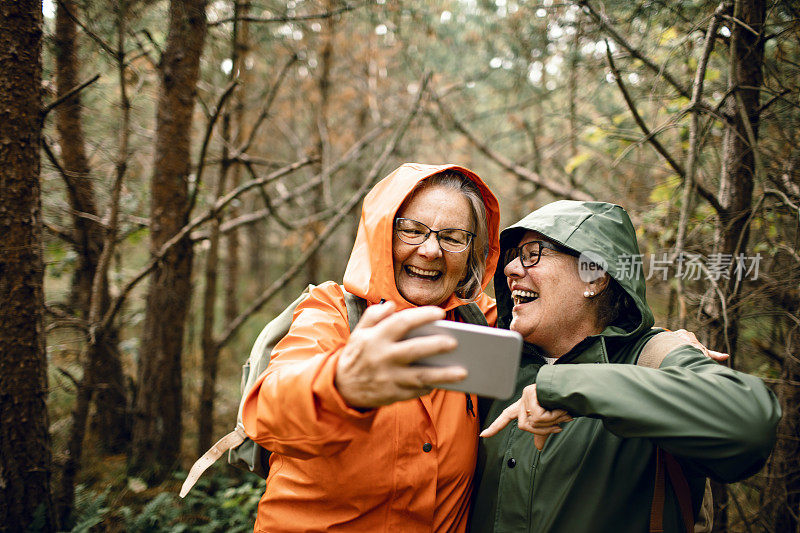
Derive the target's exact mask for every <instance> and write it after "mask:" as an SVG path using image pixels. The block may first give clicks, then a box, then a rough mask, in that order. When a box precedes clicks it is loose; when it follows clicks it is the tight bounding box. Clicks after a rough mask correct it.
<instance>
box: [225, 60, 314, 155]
mask: <svg viewBox="0 0 800 533" xmlns="http://www.w3.org/2000/svg"><path fill="white" fill-rule="evenodd" d="M297 60H298V55H297V54H292V57H290V58H289V60H288V61H287V62H286V63H285V64H284V65H283V68H281V71H280V72H279V73H278V78H277V79H276V80H275V83H273V84H272V87H271V88H270V90H269V95H268V96H267V98H266V99H265V100H264V105H263V106H262V107H261V112H259V114H258V118H257V119H256V121H255V122H254V123H253V129H252V130H250V136H249V137H248V138H247V141H245V143H244V144H243V145H242V146H241V147H240V148H238V149H237V150H236V153H235V154H234V155H233V158H234V159H235V158H236V157H238V156H239V155H240V154H243V153H245V152H247V150H249V149H250V145H251V144H253V140H254V139H255V138H256V134H257V133H258V128H260V127H261V123H262V122H263V121H264V119H265V118H267V115H268V114H269V110H270V108H271V107H272V102H274V101H275V97H276V96H277V94H278V89H279V88H280V86H281V85H282V84H283V80H284V79H285V78H286V73H287V72H289V67H291V66H292V65H293V64H294V63H296V62H297Z"/></svg>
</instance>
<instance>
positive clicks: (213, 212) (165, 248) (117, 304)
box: [98, 158, 314, 329]
mask: <svg viewBox="0 0 800 533" xmlns="http://www.w3.org/2000/svg"><path fill="white" fill-rule="evenodd" d="M313 162H314V159H313V158H306V159H303V160H301V161H297V162H295V163H292V164H291V165H287V166H285V167H283V168H281V169H278V170H276V171H275V172H273V173H271V174H270V175H268V176H265V177H264V178H260V179H258V180H256V181H251V182H248V183H244V184H242V185H241V186H239V187H237V188H236V189H234V190H233V191H231V192H230V193H228V194H226V195H225V196H224V197H222V198H220V199H219V200H217V202H216V203H215V204H214V205H213V206H212V207H211V208H210V209H208V211H206V212H205V213H203V214H202V215H200V216H198V217H195V218H194V219H193V220H192V221H191V222H189V223H188V224H186V225H185V226H184V227H182V228H181V229H180V230H179V231H178V232H177V233H176V234H175V235H173V236H172V238H171V239H170V240H168V241H167V242H165V243H164V244H163V245H162V246H161V248H159V249H158V250H157V251H155V252H154V253H153V254H152V256H151V258H150V261H148V263H147V264H146V265H145V266H144V267H143V268H142V269H141V270H139V272H138V273H137V274H135V275H134V276H133V278H132V279H131V280H129V281H128V283H127V284H126V285H125V286H124V287H123V288H122V289H121V291H120V293H119V295H117V297H116V298H115V299H114V301H113V302H112V303H111V305H110V306H109V308H108V311H106V313H105V315H103V319H102V322H101V323H100V325H99V326H98V329H105V327H107V325H108V324H109V323H110V322H111V321H112V320H113V319H114V317H115V316H116V314H117V313H118V312H119V310H120V308H121V307H122V304H123V302H124V301H125V298H126V297H127V296H128V294H129V293H130V292H131V291H132V290H133V288H134V287H135V286H136V285H137V284H138V283H139V282H140V281H141V280H142V279H144V278H145V277H146V276H147V275H148V274H149V273H150V272H151V271H152V270H153V269H154V268H155V267H156V265H157V264H158V262H159V261H161V259H162V258H163V257H164V255H165V254H166V253H167V252H169V251H170V250H171V249H172V248H173V247H174V246H175V245H177V244H178V243H179V242H180V241H181V240H182V239H183V238H185V237H186V235H188V234H189V233H190V232H191V231H192V230H193V229H195V228H196V227H198V226H200V225H201V224H203V223H204V222H207V221H208V220H211V219H212V218H214V217H215V216H217V213H218V212H219V211H221V210H222V209H224V208H225V207H226V206H227V205H228V204H229V203H231V202H232V201H233V200H235V199H236V198H238V197H239V196H240V195H241V194H242V193H244V192H246V191H248V190H250V189H252V188H253V187H258V186H259V185H262V184H265V183H269V182H271V181H274V180H276V179H279V178H282V177H283V176H285V175H287V174H290V173H291V172H294V171H296V170H297V169H299V168H302V167H304V166H306V165H309V164H311V163H313Z"/></svg>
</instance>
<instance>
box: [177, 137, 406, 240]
mask: <svg viewBox="0 0 800 533" xmlns="http://www.w3.org/2000/svg"><path fill="white" fill-rule="evenodd" d="M392 124H393V122H388V121H386V122H384V123H383V124H381V125H379V126H377V127H375V128H373V129H372V130H371V131H369V132H367V133H366V134H365V135H364V136H363V137H362V138H361V139H359V140H358V141H356V142H355V143H353V145H352V146H351V147H350V148H349V149H348V150H347V152H345V154H344V155H343V156H342V157H341V158H340V159H339V160H338V161H337V162H336V163H334V164H333V165H331V166H330V167H328V168H326V169H325V170H323V172H322V173H321V174H320V175H319V176H316V177H315V178H313V179H311V180H309V181H307V182H306V183H304V184H303V185H301V186H300V187H297V188H296V189H294V190H293V191H292V193H291V194H289V195H287V196H283V197H281V198H278V199H277V200H275V201H273V202H272V206H273V208H277V207H279V206H281V205H283V204H284V203H286V202H288V201H290V200H292V199H293V198H297V197H298V196H302V195H304V194H305V193H307V192H308V191H310V190H312V189H313V188H315V187H318V186H319V185H320V184H321V183H322V182H323V180H324V179H326V176H333V175H334V174H336V173H337V172H338V171H339V170H341V169H342V168H344V167H345V166H346V165H347V164H348V163H350V162H351V161H352V160H354V159H355V158H356V157H357V156H358V155H359V154H360V153H361V152H362V151H363V150H364V149H365V148H366V147H367V146H368V145H369V144H371V143H372V142H373V141H374V140H375V139H377V138H378V137H379V136H380V135H381V134H382V133H383V132H384V131H385V130H386V129H388V128H389V127H390V126H392ZM237 160H239V161H241V162H242V163H243V164H247V163H253V161H252V159H251V158H249V157H248V156H246V155H242V156H239V158H237ZM269 216H270V211H269V210H267V209H262V210H260V211H256V212H253V213H247V214H245V215H242V216H240V217H238V218H236V219H233V220H228V221H226V222H223V223H222V225H221V226H220V233H222V234H226V233H228V232H230V231H234V230H236V229H238V228H240V227H241V226H246V225H248V224H253V223H255V222H258V221H260V220H264V219H265V218H268V217H269ZM191 238H192V240H193V241H201V240H205V239H208V234H207V233H206V232H202V233H200V232H198V233H197V234H192V236H191Z"/></svg>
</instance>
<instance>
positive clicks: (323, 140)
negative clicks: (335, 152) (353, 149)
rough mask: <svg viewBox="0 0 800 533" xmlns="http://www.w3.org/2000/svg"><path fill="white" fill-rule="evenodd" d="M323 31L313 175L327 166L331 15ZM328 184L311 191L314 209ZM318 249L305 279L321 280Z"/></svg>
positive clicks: (315, 225) (314, 227) (312, 232)
mask: <svg viewBox="0 0 800 533" xmlns="http://www.w3.org/2000/svg"><path fill="white" fill-rule="evenodd" d="M325 6H326V8H327V9H328V10H333V8H334V6H333V1H332V0H328V2H327V3H326V4H325ZM323 28H324V30H323V35H322V39H323V41H322V50H321V51H320V58H319V64H320V75H319V82H318V85H317V88H318V91H319V106H318V107H317V112H316V117H315V118H316V124H315V126H316V127H315V128H314V132H315V133H314V149H315V151H316V155H317V156H318V157H319V162H318V163H316V164H314V165H312V167H311V168H312V170H313V172H314V173H315V174H316V175H320V174H321V173H322V169H323V168H325V167H326V166H327V163H328V154H327V149H328V146H329V144H330V139H329V138H328V107H329V104H330V87H331V65H332V63H333V40H334V37H335V29H336V22H335V19H334V17H328V18H327V19H325V21H324V22H323ZM329 190H330V186H329V184H328V182H327V180H326V181H325V182H323V183H322V185H321V186H320V187H318V188H317V190H316V192H315V193H314V201H313V209H314V211H315V212H320V211H322V210H323V209H325V204H326V203H327V202H326V200H328V198H326V196H327V194H326V193H328V194H329ZM322 227H323V225H322V223H321V222H312V223H311V225H310V226H309V227H308V228H307V230H306V241H307V242H308V243H309V244H310V243H312V242H314V239H315V238H316V236H317V235H319V232H320V231H321V230H322ZM320 267H321V262H320V252H319V251H318V252H315V253H313V254H311V256H310V257H309V258H308V264H307V269H308V281H309V282H310V283H321V282H322V281H323V280H322V274H321V273H320Z"/></svg>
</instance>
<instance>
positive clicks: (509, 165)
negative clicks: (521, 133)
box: [430, 89, 594, 201]
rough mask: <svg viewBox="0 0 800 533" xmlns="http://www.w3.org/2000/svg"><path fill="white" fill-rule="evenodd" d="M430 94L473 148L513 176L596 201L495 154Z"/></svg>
mask: <svg viewBox="0 0 800 533" xmlns="http://www.w3.org/2000/svg"><path fill="white" fill-rule="evenodd" d="M430 93H431V95H432V97H433V99H434V101H436V103H437V104H438V106H439V110H440V111H441V113H442V115H443V116H444V117H446V118H447V120H449V121H450V122H451V123H452V124H453V126H454V127H455V128H456V129H457V130H458V131H460V132H461V134H462V135H464V137H466V138H467V140H469V142H471V143H472V144H473V146H475V148H477V149H478V150H480V151H481V152H483V153H484V154H485V155H486V156H487V157H488V158H489V159H491V160H492V161H494V162H495V163H497V164H498V165H500V166H501V167H503V168H504V169H505V170H507V171H509V172H511V173H512V174H514V175H515V176H517V177H518V178H520V179H522V180H525V181H528V182H530V183H533V184H535V185H537V186H539V187H541V188H543V189H545V190H547V191H548V192H550V193H551V194H553V195H555V196H560V197H563V198H569V199H572V200H583V201H591V200H593V199H594V198H592V196H591V195H589V194H587V193H585V192H583V191H581V190H578V189H576V188H574V187H571V186H569V185H565V184H563V183H559V182H557V181H553V180H551V179H547V178H545V177H543V176H540V175H539V174H537V173H535V172H533V171H532V170H530V169H527V168H525V167H523V166H520V165H518V164H516V163H514V162H513V161H511V160H510V159H508V158H506V157H505V156H503V155H501V154H499V153H497V152H495V151H494V150H492V149H491V148H489V147H488V146H487V145H486V144H484V143H482V142H481V141H479V140H478V139H477V138H476V137H475V136H474V135H473V134H472V132H470V131H469V130H468V129H467V127H466V126H465V125H464V124H462V123H461V122H460V121H459V120H458V119H457V118H456V117H455V115H453V113H451V112H450V110H449V109H448V108H447V107H446V106H445V104H444V102H442V100H441V99H440V98H439V96H437V95H436V94H435V92H434V90H433V89H431V90H430Z"/></svg>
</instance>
